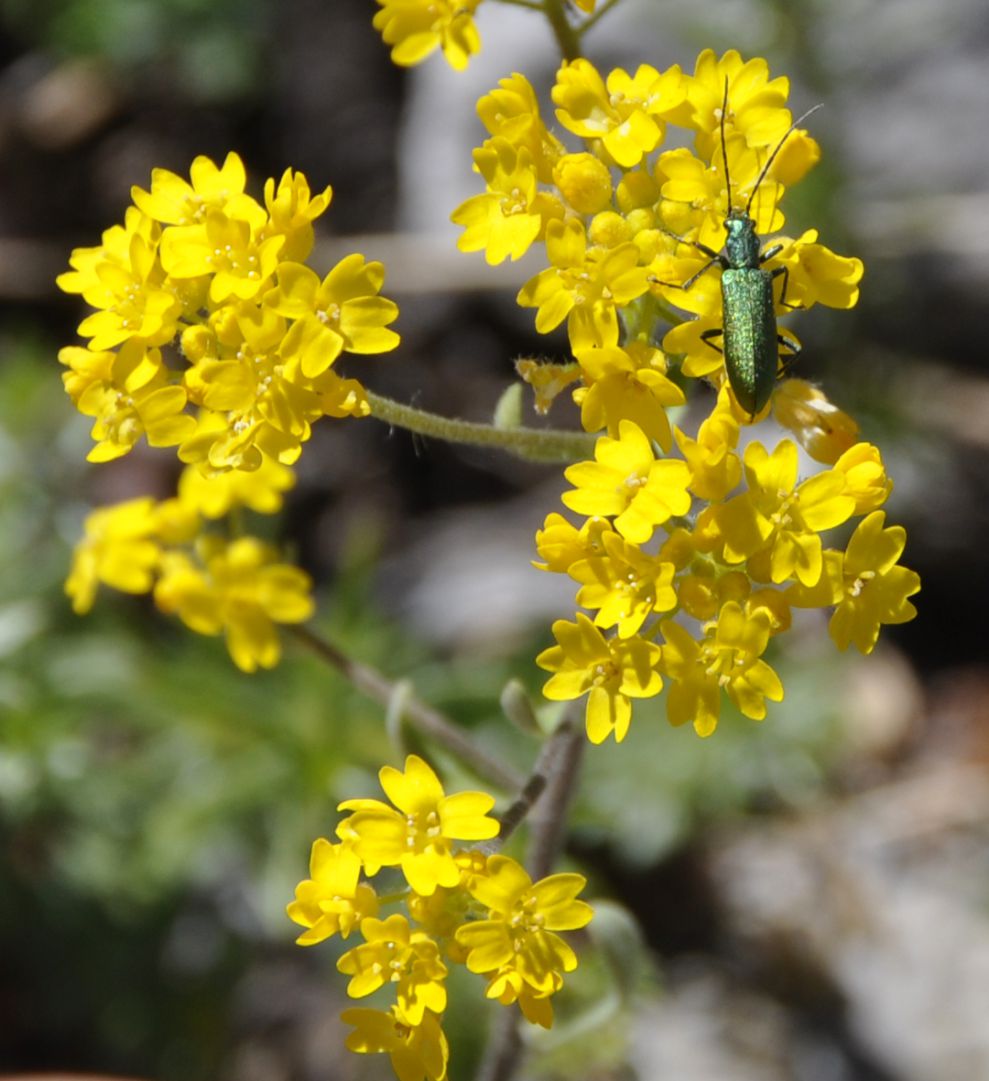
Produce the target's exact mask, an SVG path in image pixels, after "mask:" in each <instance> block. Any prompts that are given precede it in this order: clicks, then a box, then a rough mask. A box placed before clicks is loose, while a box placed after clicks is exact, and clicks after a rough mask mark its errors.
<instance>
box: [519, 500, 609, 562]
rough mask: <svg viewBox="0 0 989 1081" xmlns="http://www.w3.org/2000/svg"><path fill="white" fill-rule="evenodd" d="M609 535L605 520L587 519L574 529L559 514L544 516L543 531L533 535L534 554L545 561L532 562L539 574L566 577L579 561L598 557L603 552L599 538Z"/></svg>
mask: <svg viewBox="0 0 989 1081" xmlns="http://www.w3.org/2000/svg"><path fill="white" fill-rule="evenodd" d="M609 532H611V523H610V522H609V521H608V519H607V518H600V517H597V516H594V517H591V518H588V519H587V520H586V521H585V522H584V524H583V525H582V526H581V527H580V529H578V528H577V527H576V526H574V525H571V524H570V522H568V521H567V520H566V518H564V517H563V515H562V514H556V513H552V514H548V515H547V516H546V521H545V522H544V523H543V528H542V529H540V530H537V532H536V551H537V552H539V554H540V556H542V558H543V559H545V560H546V562H545V563H533V566H534V567H536V568H538V569H539V570H541V571H553V572H555V573H557V574H561V573H562V574H566V573H567V571H568V570H569V569H570V568H571V567H572V566H573V564H574V563H576V562H577V561H578V560H580V559H587V558H588V557H589V556H593V555H600V554H601V553H602V552H603V551H604V546H603V544H602V536H603V535H604V534H606V533H609Z"/></svg>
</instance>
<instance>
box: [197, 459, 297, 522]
mask: <svg viewBox="0 0 989 1081" xmlns="http://www.w3.org/2000/svg"><path fill="white" fill-rule="evenodd" d="M294 487H295V474H294V473H293V472H292V470H291V469H289V468H288V467H287V466H284V465H279V464H278V462H275V461H272V460H271V459H270V458H265V459H264V460H263V461H262V463H261V465H260V467H259V468H258V469H257V470H255V471H254V472H253V473H248V472H245V471H244V470H241V469H233V470H231V471H230V472H228V473H212V474H210V475H208V476H207V475H204V474H203V472H202V471H201V470H200V469H197V468H195V467H194V466H187V467H186V468H185V469H183V470H182V474H181V476H180V477H179V499H181V501H182V503H183V504H184V505H185V506H187V507H190V508H192V509H194V510H196V511H198V513H200V514H201V515H202V516H203V517H204V518H223V517H224V516H225V515H227V514H229V513H230V511H231V510H232V509H233V508H234V507H248V508H250V510H253V511H256V512H257V513H258V514H275V513H276V512H277V511H279V510H281V507H282V503H283V499H282V493H283V492H287V491H289V489H291V488H294Z"/></svg>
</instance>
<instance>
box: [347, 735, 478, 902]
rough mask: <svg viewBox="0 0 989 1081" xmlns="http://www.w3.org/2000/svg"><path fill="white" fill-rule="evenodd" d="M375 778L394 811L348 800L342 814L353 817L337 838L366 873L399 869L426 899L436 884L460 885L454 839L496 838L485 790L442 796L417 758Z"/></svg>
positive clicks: (433, 777)
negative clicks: (353, 853)
mask: <svg viewBox="0 0 989 1081" xmlns="http://www.w3.org/2000/svg"><path fill="white" fill-rule="evenodd" d="M378 779H379V780H380V782H381V787H382V788H383V789H384V791H385V795H387V796H388V798H389V799H390V800H391V802H392V803H393V804H394V807H396V808H398V810H395V809H394V808H393V807H389V806H388V804H386V803H383V802H382V801H381V800H375V799H352V800H346V801H345V802H343V803H341V804H340V810H341V811H353V812H354V813H353V814H351V815H350V816H349V817H347V818H346V819H344V821H343V822H341V823H340V825H339V826H338V827H337V833H338V835H339V836H340V837H341V838H351V839H352V840H353V845H354V850H355V851H356V852H357V854H358V855H359V856H360V857H361V859H362V860H363V861H364V866H365V869H366V870H367V873H368V874H371V875H373V874H376V873H377V871H378V869H379V868H381V867H395V866H400V867H401V868H402V872H403V873H404V875H405V877H406V879H407V881H408V883H409V885H410V886H411V887H412V888H413V889H414V890H415V891H416V893H420V894H423V895H424V896H428V895H429V894H431V893H432V892H433V891H434V890H435V889H436V887H437V886H455V885H457V883H458V882H459V881H460V868H459V867H458V866H457V862H456V860H455V859H454V856H453V844H452V842H453V841H455V840H459V841H485V840H489V839H490V838H492V837H496V836H497V835H498V829H499V825H498V821H497V819H494V818H489V817H488V815H487V812H488V811H490V810H491V808H492V807H493V806H494V799H493V798H492V797H491V796H489V795H487V794H486V793H484V792H457V793H455V794H454V795H451V796H448V795H446V794H445V793H444V791H443V786H442V785H441V784H440V780H439V778H438V777H437V776H436V774H435V773H434V772H433V770H432V769H431V768H430V767H429V765H428V764H427V763H426V762H424V761H423V760H422V759H421V758H420V757H419V756H418V755H414V754H410V755H409V756H408V758H406V760H405V771H404V773H403V772H402V771H401V770H397V769H395V768H393V767H392V766H385V767H383V768H382V769H381V771H380V772H379V774H378Z"/></svg>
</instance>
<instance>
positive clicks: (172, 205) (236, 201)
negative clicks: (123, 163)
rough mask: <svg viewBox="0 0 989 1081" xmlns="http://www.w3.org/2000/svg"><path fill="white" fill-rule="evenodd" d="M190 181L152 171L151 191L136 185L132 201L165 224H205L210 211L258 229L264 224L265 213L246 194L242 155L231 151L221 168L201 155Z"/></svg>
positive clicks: (150, 216) (172, 174)
mask: <svg viewBox="0 0 989 1081" xmlns="http://www.w3.org/2000/svg"><path fill="white" fill-rule="evenodd" d="M189 179H190V180H191V184H190V183H189V182H188V181H185V180H183V179H182V177H180V176H177V175H176V174H175V173H172V172H169V171H168V170H167V169H152V170H151V191H150V192H148V191H145V190H144V189H143V188H139V187H137V186H136V185H135V186H134V187H132V188H131V198H132V199H133V200H134V202H135V204H136V205H137V206H138V207H139V208H140V209H141V210H142V211H143V212H144V213H145V214H147V216H148V217H149V218H153V219H154V220H155V221H159V222H162V223H163V224H165V225H202V224H204V223H205V221H206V215H207V213H208V212H209V211H210V210H219V211H222V212H223V213H224V214H227V215H229V216H230V217H232V218H238V219H240V220H242V221H246V222H248V223H249V224H250V225H252V226H254V227H255V228H259V227H260V226H261V224H262V223H263V221H264V217H265V214H264V211H263V210H262V208H261V207H260V206H259V205H258V203H257V202H256V201H255V200H254V199H252V198H251V197H250V196H249V195H247V194H245V192H244V187H245V185H246V183H247V173H246V172H245V170H244V163H243V162H242V161H241V159H240V156H239V155H237V154H235V153H233V152H232V151H231V153H229V154H227V156H226V158H225V159H224V162H223V165H222V166H220V167H219V168H217V166H216V164H215V163H214V162H213V161H211V160H210V159H209V158H207V157H205V156H204V155H200V156H199V157H197V158H195V159H194V160H193V162H192V166H191V167H190V169H189Z"/></svg>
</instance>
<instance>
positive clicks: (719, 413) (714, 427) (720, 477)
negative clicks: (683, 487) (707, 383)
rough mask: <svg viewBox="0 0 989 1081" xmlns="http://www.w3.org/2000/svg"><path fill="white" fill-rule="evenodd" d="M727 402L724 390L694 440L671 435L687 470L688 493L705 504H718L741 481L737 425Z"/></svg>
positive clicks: (727, 394)
mask: <svg viewBox="0 0 989 1081" xmlns="http://www.w3.org/2000/svg"><path fill="white" fill-rule="evenodd" d="M729 400H730V399H729V391H728V388H727V387H723V388H722V390H721V393H720V394H719V395H718V403H717V405H716V406H715V408H714V410H713V411H712V413H711V415H710V416H709V417H708V418H707V419H706V420H704V421H703V422H702V423H701V426H700V428H699V429H698V432H697V438H696V439H692V438H691V437H690V436H688V435H685V434H684V433H683V432H681V431H680V429H679V428H677V429H676V431H675V435H676V441H677V446H678V447H679V448H680V453H681V454H682V455H683V457H684V459H685V461H686V462H687V465H688V467H689V468H690V474H691V479H690V490H691V491H692V492H693V493H694V495H696V496H697V497H698V498H699V499H703V500H705V501H706V502H708V503H719V502H720V501H721V500H722V499H724V498H725V496H727V495H728V493H729V492H730V491H731V490H732V489H733V488H735V487H737V485H738V482H739V481H740V480H741V479H742V463H741V461H740V459H739V457H738V455H737V454H736V453H735V447H736V446H737V445H738V422H737V421H736V420H735V418H734V417H733V416H732V414H731V406H730V404H729Z"/></svg>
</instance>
